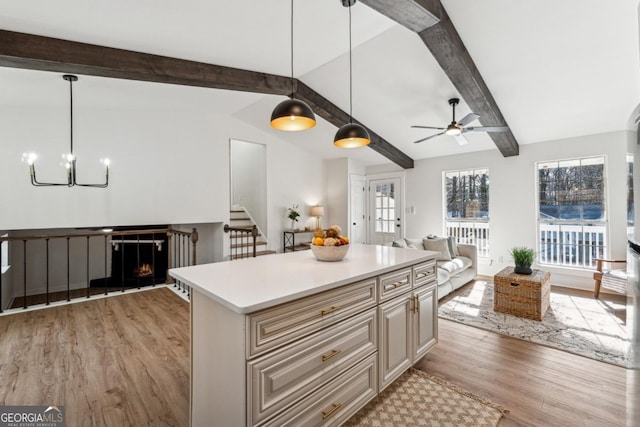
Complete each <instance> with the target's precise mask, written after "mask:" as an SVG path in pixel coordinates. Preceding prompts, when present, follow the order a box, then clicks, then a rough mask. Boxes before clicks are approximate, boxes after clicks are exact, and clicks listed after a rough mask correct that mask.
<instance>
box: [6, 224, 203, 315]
mask: <svg viewBox="0 0 640 427" xmlns="http://www.w3.org/2000/svg"><path fill="white" fill-rule="evenodd" d="M163 235H166V236H167V240H166V243H167V244H166V246H167V248H166V249H165V250H166V251H168V256H167V264H168V265H167V272H166V280H165V283H172V284H174V287H177V288H178V290H180V291H182V292H183V293H187V298H189V297H190V288H189V287H188V286H187V285H186V284H182V283H178V284H175V283H174V282H173V281H171V282H170V280H171V276H169V274H168V270H169V269H171V268H175V267H184V266H189V265H195V264H196V255H197V252H196V247H197V246H196V244H197V242H198V232H197V230H196V229H195V228H194V229H192V231H190V232H185V231H181V230H175V229H173V228H171V227H167V228H157V229H139V230H123V231H103V232H92V233H78V234H43V235H28V236H11V235H9V236H3V237H2V236H0V259H1V258H2V250H3V249H2V245H1V243H2V242H5V241H7V242H9V244H10V245H15V244H18V245H21V246H22V248H21V249H22V250H21V251H20V250H18V251H13V253H14V254H15V253H20V254H21V255H22V259H21V260H19V261H21V264H22V269H21V273H22V278H21V279H22V297H20V296H18V298H21V302H20V305H21V306H22V308H23V309H26V308H28V307H29V306H30V305H39V304H44V305H49V304H50V303H51V302H55V301H62V300H65V299H66V301H71V299H72V298H80V297H85V298H90V297H91V295H97V294H102V293H103V294H104V295H108V294H109V293H110V292H114V291H120V292H124V291H125V289H131V288H137V289H140V288H141V287H144V286H149V285H151V286H155V285H156V284H158V283H157V282H158V280H159V279H158V278H157V277H156V273H157V272H156V259H155V250H154V249H153V248H154V246H155V247H159V248H160V249H159V250H162V249H161V248H162V245H163V243H164V239H160V238H159V237H160V236H163ZM141 236H143V238H141ZM144 236H146V237H144ZM148 236H151V239H149V238H148ZM125 237H129V238H128V239H125ZM131 237H134V238H131ZM96 240H97V241H98V242H96ZM100 241H102V242H103V243H100ZM59 242H62V251H63V254H62V257H63V259H64V260H65V261H66V263H65V264H66V266H65V270H64V271H65V273H66V289H64V290H62V291H58V292H51V290H50V279H51V266H50V261H51V258H52V255H51V253H50V248H51V246H52V245H53V244H55V243H58V244H57V245H56V246H58V248H57V249H58V251H57V252H58V253H57V255H59V252H60V245H59ZM92 243H94V244H93V245H92ZM148 243H152V245H151V248H152V250H151V252H150V253H151V261H150V263H149V264H150V266H149V272H148V275H143V274H142V273H141V274H138V275H137V277H136V278H135V279H134V280H135V283H129V284H128V285H127V286H125V279H124V263H123V264H122V267H123V268H122V269H123V274H122V276H123V277H120V278H113V277H110V271H109V254H111V253H112V251H111V248H112V247H116V246H121V248H120V254H122V255H121V256H122V257H123V258H124V246H125V244H126V245H135V251H136V256H137V261H138V267H139V266H140V256H141V246H140V245H141V244H148ZM38 245H40V247H39V248H38V247H37V246H38ZM85 245H86V246H85ZM82 246H85V250H84V253H85V254H86V257H83V256H81V255H82V254H80V256H79V257H75V258H74V259H73V260H72V257H71V247H73V248H74V252H78V251H80V252H82V249H81V247H82ZM92 248H93V250H92ZM96 248H100V252H101V253H96ZM38 249H40V250H41V251H42V250H43V252H44V257H43V258H44V259H42V258H36V257H30V256H29V255H30V251H35V250H38ZM145 249H146V248H145ZM116 250H117V249H116ZM99 258H102V259H103V262H102V261H100V262H99V264H101V265H102V266H103V270H102V267H101V269H100V271H99V272H100V273H103V274H104V278H103V279H93V280H92V279H91V276H92V273H94V274H95V273H97V272H98V271H96V268H95V266H96V264H98V263H96V262H95V261H96V259H99ZM38 261H40V262H42V263H44V268H39V267H42V265H40V266H38V265H37V264H38ZM83 261H86V272H85V274H86V284H85V286H84V287H80V288H77V287H74V288H73V289H72V288H71V265H72V262H73V264H74V266H77V265H78V263H82V262H83ZM92 261H94V262H93V263H92ZM113 261H114V260H113V257H112V260H111V262H112V263H113ZM120 261H121V262H122V260H120ZM92 265H93V271H92ZM16 267H17V266H16ZM12 268H13V266H12ZM18 268H19V267H18ZM41 270H43V271H44V277H43V278H42V277H41V279H44V287H45V289H44V294H38V295H36V296H33V295H30V294H28V292H27V289H28V285H29V280H30V279H31V282H33V281H34V279H33V277H36V278H37V276H38V272H39V271H41ZM78 271H79V270H76V273H77V272H78ZM40 276H42V275H41V274H40ZM14 277H15V275H14ZM118 279H120V282H119V285H120V286H119V287H114V286H113V281H114V280H118ZM110 281H111V282H110ZM91 282H93V284H94V285H96V286H93V287H92V286H91ZM12 285H13V288H14V289H15V287H16V280H12ZM97 285H101V286H97ZM3 286H6V284H4V283H3V275H2V274H0V313H2V312H3V308H4V302H3V301H2V295H3V292H2V288H3ZM12 293H13V294H14V295H15V294H16V292H13V289H12ZM30 301H31V302H30ZM34 301H35V302H34ZM14 305H15V303H14Z"/></svg>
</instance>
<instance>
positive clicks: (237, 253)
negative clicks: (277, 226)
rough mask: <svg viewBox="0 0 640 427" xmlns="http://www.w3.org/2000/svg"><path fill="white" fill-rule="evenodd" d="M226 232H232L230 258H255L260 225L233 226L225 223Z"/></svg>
mask: <svg viewBox="0 0 640 427" xmlns="http://www.w3.org/2000/svg"><path fill="white" fill-rule="evenodd" d="M224 232H225V233H230V235H229V241H230V242H231V243H230V244H229V259H232V260H234V259H240V258H250V257H254V258H255V256H256V241H257V238H258V227H256V226H255V224H254V225H250V226H246V227H231V226H229V224H225V225H224Z"/></svg>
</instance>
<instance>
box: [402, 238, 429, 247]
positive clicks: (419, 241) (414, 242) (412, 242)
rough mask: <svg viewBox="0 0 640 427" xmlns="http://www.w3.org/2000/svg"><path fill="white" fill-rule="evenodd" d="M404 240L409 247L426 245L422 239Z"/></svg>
mask: <svg viewBox="0 0 640 427" xmlns="http://www.w3.org/2000/svg"><path fill="white" fill-rule="evenodd" d="M404 241H405V243H406V244H407V247H408V248H412V249H424V246H423V245H422V239H406V238H405V239H404ZM412 246H413V247H412Z"/></svg>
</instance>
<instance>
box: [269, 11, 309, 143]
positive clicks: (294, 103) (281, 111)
mask: <svg viewBox="0 0 640 427" xmlns="http://www.w3.org/2000/svg"><path fill="white" fill-rule="evenodd" d="M294 92H295V90H294V85H293V0H291V98H290V99H287V100H285V101H282V102H281V103H280V104H278V105H276V108H274V109H273V112H272V113H271V127H272V128H274V129H278V130H286V131H299V130H306V129H311V128H312V127H314V126H315V125H316V116H315V115H314V114H313V111H312V110H311V107H309V106H308V105H307V104H305V103H304V102H303V101H300V100H299V99H295V98H294V97H293V93H294Z"/></svg>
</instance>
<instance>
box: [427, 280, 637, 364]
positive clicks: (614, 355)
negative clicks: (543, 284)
mask: <svg viewBox="0 0 640 427" xmlns="http://www.w3.org/2000/svg"><path fill="white" fill-rule="evenodd" d="M458 292H459V293H458V294H457V295H456V296H455V297H454V298H453V299H451V300H450V301H447V302H446V303H444V304H442V305H441V306H440V308H439V309H438V316H439V317H441V318H443V319H448V320H453V321H456V322H459V323H462V324H465V325H469V326H474V327H476V328H480V329H485V330H488V331H491V332H496V333H499V334H502V335H507V336H510V337H514V338H518V339H522V340H525V341H531V342H534V343H536V344H542V345H546V346H549V347H553V348H556V349H559V350H563V351H567V352H569V353H574V354H579V355H581V356H585V357H589V358H591V359H595V360H599V361H601V362H607V363H611V364H614V365H618V366H622V367H628V366H629V363H628V360H627V358H626V351H627V345H628V341H627V339H626V337H627V333H626V327H625V324H624V321H623V320H621V319H620V317H619V316H620V315H621V313H624V310H625V309H626V307H625V305H624V304H623V303H615V302H611V301H606V300H601V299H595V298H593V297H581V296H574V295H564V294H558V293H554V292H551V297H550V306H549V309H548V310H547V313H546V314H545V316H544V318H543V319H542V321H537V320H529V319H524V318H521V317H518V316H512V315H510V314H503V313H496V312H495V311H493V283H488V282H485V281H482V280H477V281H476V282H475V283H472V284H470V285H467V286H466V287H464V288H462V289H461V290H460V291H458ZM621 317H622V318H624V316H621Z"/></svg>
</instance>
